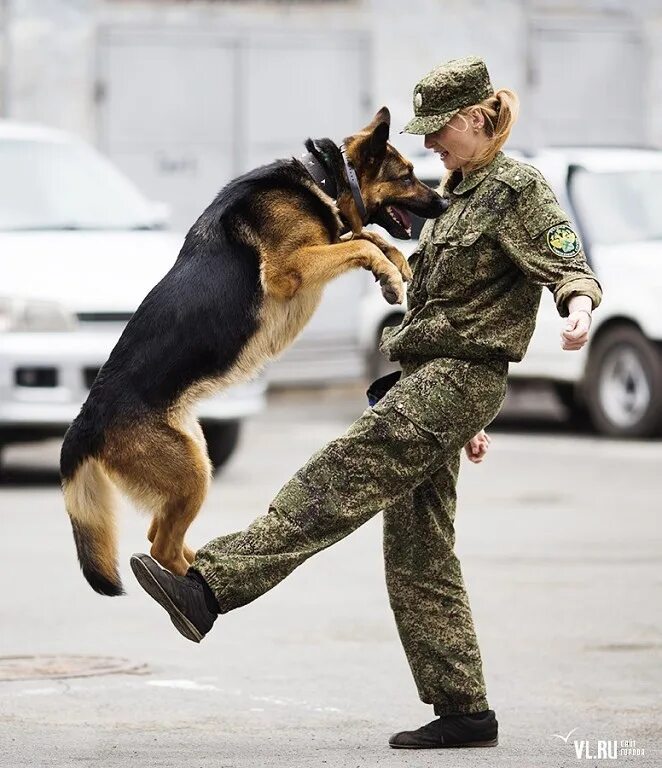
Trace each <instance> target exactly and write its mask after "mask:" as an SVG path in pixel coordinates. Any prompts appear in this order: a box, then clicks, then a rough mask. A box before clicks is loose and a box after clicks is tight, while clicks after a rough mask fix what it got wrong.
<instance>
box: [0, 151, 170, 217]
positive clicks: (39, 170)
mask: <svg viewBox="0 0 662 768" xmlns="http://www.w3.org/2000/svg"><path fill="white" fill-rule="evenodd" d="M154 219H155V216H154V209H153V206H152V205H150V203H149V202H148V201H147V200H146V199H145V198H144V197H143V196H142V195H141V194H140V192H139V191H138V190H137V189H136V188H135V187H134V186H133V184H131V182H129V181H128V179H125V178H124V176H122V175H121V174H120V173H119V172H118V171H117V170H115V168H114V167H113V166H112V165H111V164H110V163H109V162H108V161H107V160H105V159H104V158H103V157H102V156H101V155H99V154H98V153H97V152H95V151H94V150H92V149H90V148H88V147H86V146H85V145H84V144H76V143H64V142H56V141H53V142H47V141H28V140H0V230H5V231H7V230H35V229H39V230H41V229H43V230H52V229H143V228H151V227H152V226H153V225H154V223H155V222H154Z"/></svg>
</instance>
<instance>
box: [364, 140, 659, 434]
mask: <svg viewBox="0 0 662 768" xmlns="http://www.w3.org/2000/svg"><path fill="white" fill-rule="evenodd" d="M510 154H512V155H513V156H514V157H518V159H521V160H523V161H524V162H528V163H530V164H531V165H533V166H535V167H536V168H538V169H539V170H540V171H541V172H542V173H543V174H544V176H545V177H546V178H547V180H548V181H549V182H550V184H551V186H552V187H553V188H554V190H555V192H556V195H557V197H558V199H559V202H560V204H561V206H563V207H564V208H565V210H567V211H568V212H569V214H570V215H571V217H572V219H573V220H574V223H575V226H576V227H577V229H578V230H579V232H580V234H581V238H582V241H583V243H584V249H585V252H586V256H587V260H588V262H589V264H590V265H591V268H592V269H593V271H594V272H595V274H596V277H597V278H598V280H599V281H600V283H601V285H602V287H603V290H604V296H603V300H602V303H601V305H600V307H599V309H598V310H597V311H596V313H595V315H594V317H593V322H592V329H591V335H590V340H589V343H588V344H587V345H586V346H585V347H584V348H583V349H581V350H578V351H573V352H568V351H565V350H563V349H562V348H561V344H560V332H561V321H560V318H559V315H558V313H557V311H556V307H555V306H554V302H553V298H552V294H551V292H550V291H547V290H545V291H544V292H543V297H542V300H541V302H540V308H539V312H538V318H537V324H536V330H535V332H534V334H533V337H532V339H531V342H530V345H529V348H528V350H527V353H526V355H525V357H524V359H523V360H522V361H521V362H519V363H513V364H511V366H510V376H511V377H512V378H513V379H519V380H542V381H547V382H550V383H551V384H552V385H553V386H554V388H555V390H556V392H557V394H558V397H559V398H560V399H561V401H562V402H563V404H564V405H565V406H566V407H567V408H568V409H569V410H570V411H571V413H572V414H573V416H574V417H576V418H578V419H588V420H590V422H591V423H592V424H593V426H594V427H595V429H596V430H597V431H598V432H600V433H603V434H606V435H613V436H618V437H647V436H653V435H659V434H661V433H662V301H661V297H662V152H659V151H654V150H643V149H585V148H580V147H578V148H562V149H561V148H558V149H548V150H545V151H541V152H538V153H536V154H533V155H530V156H526V157H525V156H523V155H522V154H521V153H517V152H512V153H510ZM415 170H416V173H417V175H418V176H419V178H421V179H426V180H428V183H432V184H434V183H435V182H434V180H435V178H436V179H437V181H438V179H439V176H440V175H441V173H443V167H441V165H440V162H439V160H438V159H437V158H436V157H431V158H428V157H425V158H421V159H420V160H416V161H415ZM419 232H420V226H419ZM396 245H398V247H400V249H401V250H403V252H406V253H407V254H409V253H411V252H412V251H413V250H414V248H416V246H417V242H416V240H415V239H414V240H412V241H411V242H410V243H409V244H406V245H404V247H403V243H401V242H396ZM404 311H405V308H404V307H390V308H389V311H388V313H386V314H385V313H384V309H383V306H382V303H381V302H380V301H379V297H378V296H374V297H372V296H371V297H370V300H369V301H367V302H366V303H365V304H364V306H363V316H362V325H361V329H362V334H363V337H362V341H361V345H362V346H363V347H364V348H366V349H367V350H369V352H368V365H369V369H370V373H371V374H377V373H379V372H380V371H382V370H384V358H383V357H381V356H380V355H379V353H378V352H377V343H378V340H379V338H380V336H381V332H382V329H383V328H384V327H385V326H386V325H392V324H398V323H399V322H400V320H401V317H402V315H403V314H404Z"/></svg>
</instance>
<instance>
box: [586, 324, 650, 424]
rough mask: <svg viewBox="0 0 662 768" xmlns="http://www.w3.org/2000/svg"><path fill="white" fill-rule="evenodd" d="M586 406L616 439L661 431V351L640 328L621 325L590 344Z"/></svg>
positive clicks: (593, 418) (593, 419)
mask: <svg viewBox="0 0 662 768" xmlns="http://www.w3.org/2000/svg"><path fill="white" fill-rule="evenodd" d="M585 391H586V404H587V407H588V410H589V413H590V415H591V420H592V422H593V424H594V426H595V427H596V429H597V430H598V431H600V432H602V433H603V434H606V435H613V436H614V437H651V436H653V435H658V434H660V433H661V432H662V355H661V354H660V350H659V349H658V348H657V347H656V346H655V345H654V344H653V343H652V342H650V341H649V340H648V339H647V338H646V337H645V336H644V335H643V334H642V333H641V332H640V331H639V330H637V329H636V328H633V327H630V326H620V327H617V328H614V329H612V330H610V331H607V332H606V333H605V334H604V335H603V336H600V337H599V338H598V339H597V340H596V342H595V343H594V344H593V347H592V348H591V353H590V356H589V362H588V370H587V374H586V379H585Z"/></svg>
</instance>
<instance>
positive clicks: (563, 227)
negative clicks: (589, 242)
mask: <svg viewBox="0 0 662 768" xmlns="http://www.w3.org/2000/svg"><path fill="white" fill-rule="evenodd" d="M547 246H548V247H549V250H550V251H551V252H552V253H553V254H555V255H556V256H563V258H564V259H571V258H572V257H573V256H574V255H575V254H577V253H579V252H580V251H581V249H582V245H581V242H580V240H579V236H578V235H577V233H576V232H575V230H574V229H573V228H572V227H571V226H570V225H569V224H556V225H555V226H553V227H550V228H549V229H548V230H547Z"/></svg>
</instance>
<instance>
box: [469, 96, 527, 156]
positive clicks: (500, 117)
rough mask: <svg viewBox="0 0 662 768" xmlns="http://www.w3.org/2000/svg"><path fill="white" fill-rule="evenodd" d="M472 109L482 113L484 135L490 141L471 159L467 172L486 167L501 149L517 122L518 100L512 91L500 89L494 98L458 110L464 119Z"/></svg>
mask: <svg viewBox="0 0 662 768" xmlns="http://www.w3.org/2000/svg"><path fill="white" fill-rule="evenodd" d="M473 109H479V110H480V111H481V112H482V114H483V117H484V119H485V133H486V134H487V136H488V138H489V140H490V141H489V143H488V144H487V146H486V147H485V149H484V150H483V151H482V152H480V153H479V154H478V155H475V156H474V157H473V158H472V159H471V163H470V164H469V167H468V168H467V170H475V169H476V168H480V167H482V166H484V165H488V164H489V163H491V162H492V160H494V158H495V157H496V156H497V153H498V152H499V151H500V149H501V147H503V145H504V144H505V143H506V141H507V140H508V136H510V132H511V130H512V128H513V125H515V121H516V120H517V115H518V114H519V98H518V97H517V94H516V93H515V92H514V91H511V90H509V89H508V88H500V89H499V90H498V91H496V93H495V94H494V96H490V97H488V98H487V99H485V100H484V101H481V102H480V104H474V105H473V106H471V107H465V108H464V109H462V110H460V114H461V115H462V116H463V117H464V116H466V115H467V114H468V113H469V112H471V110H473Z"/></svg>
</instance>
